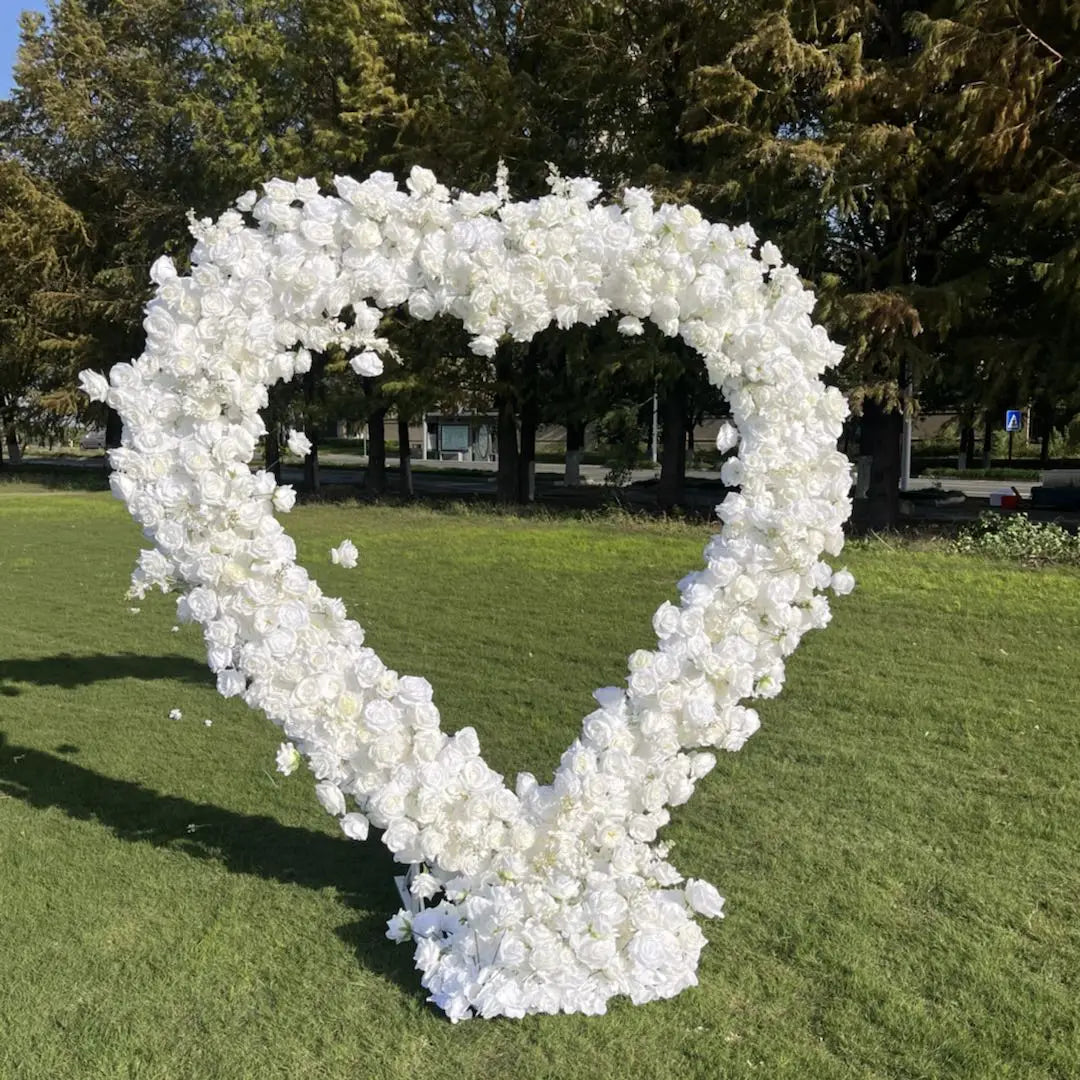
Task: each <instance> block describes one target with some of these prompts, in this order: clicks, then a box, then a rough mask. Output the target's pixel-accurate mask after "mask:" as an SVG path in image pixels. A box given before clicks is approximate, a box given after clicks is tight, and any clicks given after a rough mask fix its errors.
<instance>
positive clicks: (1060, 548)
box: [954, 513, 1080, 566]
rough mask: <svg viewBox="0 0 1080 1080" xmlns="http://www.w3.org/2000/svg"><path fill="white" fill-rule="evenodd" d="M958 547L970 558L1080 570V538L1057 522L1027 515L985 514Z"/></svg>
mask: <svg viewBox="0 0 1080 1080" xmlns="http://www.w3.org/2000/svg"><path fill="white" fill-rule="evenodd" d="M954 545H955V549H956V550H957V551H959V552H962V553H964V554H967V555H985V556H988V557H990V558H997V559H1008V560H1010V561H1011V560H1017V561H1019V562H1022V563H1025V564H1027V565H1030V566H1041V565H1046V564H1050V563H1057V564H1072V565H1077V566H1080V536H1074V535H1072V533H1070V532H1069V531H1068V530H1067V529H1063V528H1062V527H1061V526H1060V525H1057V524H1054V523H1053V522H1038V521H1032V520H1031V519H1030V518H1029V517H1028V516H1027V514H1011V515H1008V516H1006V515H1002V514H990V513H985V514H982V515H980V517H979V520H978V522H976V523H975V524H974V525H972V526H970V527H968V528H965V529H963V530H962V531H961V533H960V535H959V536H958V537H957V538H956V540H955V541H954Z"/></svg>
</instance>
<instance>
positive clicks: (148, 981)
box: [0, 485, 1080, 1080]
mask: <svg viewBox="0 0 1080 1080" xmlns="http://www.w3.org/2000/svg"><path fill="white" fill-rule="evenodd" d="M291 517H292V521H291V523H290V524H291V528H292V530H293V533H294V535H295V536H296V538H297V542H298V544H299V547H300V552H301V558H302V560H303V561H304V563H305V564H306V565H307V566H308V567H309V568H312V569H313V570H314V571H315V572H316V573H317V574H318V576H319V577H320V580H321V581H322V583H323V585H324V587H325V588H326V590H327V591H328V592H330V593H333V594H338V595H342V596H344V597H345V599H346V601H347V602H348V603H349V605H350V607H351V610H352V612H353V613H354V614H355V615H356V616H357V617H358V618H359V619H360V621H361V622H362V623H363V624H364V625H365V627H366V628H367V629H368V630H369V641H370V642H371V643H372V644H373V645H374V646H375V647H376V648H377V649H378V650H379V651H380V653H381V654H382V655H383V657H384V658H385V659H386V660H387V662H388V663H390V664H391V665H392V666H395V667H398V669H399V670H401V671H403V672H414V673H422V674H424V675H426V676H428V677H429V678H430V679H431V681H432V682H433V684H434V685H435V688H436V700H437V701H438V703H439V705H440V706H441V708H442V711H443V716H444V721H445V723H446V724H447V726H449V727H460V726H463V725H465V724H473V725H474V726H475V727H476V728H477V730H478V731H479V733H480V736H481V742H482V744H483V747H484V752H485V754H486V756H487V758H488V760H489V762H490V763H491V764H492V765H493V766H494V767H496V768H498V769H500V770H501V771H504V772H506V773H509V774H511V775H512V774H513V773H514V772H515V771H517V770H519V769H526V768H527V769H531V770H536V771H538V772H541V773H543V774H544V775H550V771H551V768H552V767H553V765H554V764H555V763H556V761H557V759H558V756H559V754H560V753H561V751H562V750H563V749H564V748H565V747H566V745H567V744H568V743H569V741H570V740H571V738H572V737H573V734H574V733H575V732H576V730H577V727H578V724H579V722H580V717H581V716H582V715H583V714H584V713H585V712H586V711H588V710H589V708H590V703H591V699H590V693H591V691H592V689H593V688H595V687H597V686H603V685H606V684H609V683H611V682H614V681H616V680H618V679H619V678H620V676H621V675H622V674H623V672H624V670H625V657H626V655H627V653H628V652H629V651H630V650H632V649H634V648H636V647H640V646H645V645H649V644H650V637H651V632H650V629H649V618H650V615H651V613H652V611H653V609H654V608H655V607H656V605H657V604H658V603H659V602H660V600H662V599H663V598H664V597H670V596H672V595H673V594H674V582H675V581H676V580H677V579H678V578H679V577H680V576H682V574H684V573H685V572H686V571H687V570H689V569H691V568H692V567H694V566H696V565H698V564H699V561H700V549H701V544H702V540H703V537H704V531H703V530H701V529H698V528H692V527H690V526H665V525H663V524H653V525H633V524H630V523H628V522H625V521H623V522H618V521H615V522H608V523H604V522H598V523H587V522H581V521H572V520H562V521H553V520H542V519H539V520H523V519H515V518H512V517H500V516H495V515H484V514H473V515H469V514H463V513H456V514H454V513H436V512H433V511H430V510H422V509H417V510H400V509H387V508H356V507H340V506H339V507H326V506H312V507H307V508H303V509H298V510H297V511H296V512H295V513H294V514H293V515H291ZM345 536H351V537H352V538H353V539H354V540H355V542H356V543H357V545H358V546H359V547H360V551H361V562H360V566H359V568H358V569H356V570H354V571H343V570H341V569H340V568H338V567H332V566H330V565H329V559H328V557H327V549H328V548H329V547H330V546H331V545H332V544H336V543H337V542H339V541H340V540H341V539H342V538H344V537H345ZM139 542H140V537H139V533H138V529H137V527H136V526H135V525H134V524H133V523H132V522H131V521H130V519H129V518H128V517H127V515H126V512H125V511H124V509H123V508H122V507H121V506H120V505H119V504H118V503H115V502H113V501H112V500H111V499H110V498H109V497H108V495H106V494H85V493H61V494H56V493H52V494H50V493H36V489H34V488H32V487H29V486H27V487H23V486H21V485H12V486H10V487H6V488H0V1080H38V1078H41V1080H46V1078H47V1080H68V1078H70V1080H99V1078H105V1077H108V1078H117V1080H119V1078H124V1080H150V1078H154V1080H159V1078H160V1080H189V1078H190V1080H243V1078H249V1077H250V1078H252V1080H276V1078H286V1077H288V1078H296V1080H322V1078H345V1077H348V1078H350V1080H368V1078H372V1080H382V1078H384V1077H385V1078H402V1080H405V1078H408V1080H416V1078H417V1077H423V1078H425V1080H429V1078H431V1080H441V1078H447V1080H470V1078H474V1077H475V1078H484V1077H498V1076H502V1077H509V1078H514V1080H517V1078H524V1077H528V1078H552V1080H556V1078H557V1080H564V1078H566V1080H572V1078H588V1080H606V1078H622V1077H626V1078H651V1077H658V1078H660V1077H665V1078H666V1077H672V1078H677V1077H695V1078H697V1077H700V1078H728V1077H731V1078H736V1077H738V1078H743V1077H766V1078H769V1080H816V1078H822V1080H833V1078H837V1080H840V1078H849V1077H850V1078H867V1080H869V1078H880V1080H908V1078H910V1080H930V1078H940V1080H967V1078H970V1080H990V1078H992V1080H1011V1078H1016V1080H1020V1078H1023V1080H1029V1078H1031V1080H1034V1078H1047V1080H1049V1078H1055V1080H1074V1078H1076V1077H1080V1007H1078V1003H1080V829H1078V823H1080V704H1078V690H1080V677H1078V674H1077V672H1078V657H1080V575H1078V574H1077V573H1075V572H1071V573H1070V572H1062V571H1038V572H1036V571H1021V570H1016V569H1012V568H1010V567H1004V566H995V565H993V564H989V563H984V562H977V561H974V560H970V559H966V558H962V557H959V556H948V555H944V554H937V553H934V552H926V551H922V552H920V551H913V550H905V549H896V550H894V549H891V548H888V547H885V546H882V545H880V544H878V545H874V546H871V547H864V548H854V549H852V550H850V551H849V552H848V553H846V559H845V561H846V562H847V563H848V565H849V566H850V567H851V568H852V570H853V571H854V572H855V573H856V575H857V577H858V579H859V588H858V590H857V591H856V592H855V593H854V594H853V595H852V596H850V597H847V598H845V599H842V600H838V601H836V602H835V604H834V610H835V619H834V622H833V625H832V626H831V627H829V629H828V630H826V631H825V632H822V633H815V634H811V635H809V636H808V637H807V638H806V640H805V642H804V644H803V646H802V648H801V649H800V651H799V652H798V653H797V654H796V656H795V657H794V658H793V660H792V662H791V664H790V667H789V678H788V684H787V686H786V688H785V691H784V693H783V695H782V696H781V697H780V698H779V699H777V700H775V701H771V702H765V703H763V706H762V708H761V713H762V719H763V727H762V730H761V731H760V732H759V733H758V734H757V735H755V736H754V738H753V739H752V740H751V741H750V743H749V744H748V745H747V747H746V749H745V750H743V751H742V752H741V753H739V754H735V755H725V756H723V757H722V758H721V759H720V762H719V765H718V766H717V768H716V769H715V770H714V772H713V773H712V774H710V776H709V777H708V778H707V779H706V780H705V781H704V782H703V783H702V784H701V786H700V788H699V790H698V792H697V794H696V795H695V797H694V799H693V800H692V801H691V803H689V804H688V805H687V806H685V807H681V808H679V809H678V810H676V812H675V815H674V821H673V823H672V825H671V827H670V828H669V829H668V830H667V833H666V837H667V839H669V840H671V841H672V842H673V844H674V851H673V856H672V857H673V860H674V862H675V863H676V864H677V865H678V866H679V868H680V869H681V870H682V871H683V872H684V873H685V874H687V875H693V876H701V877H705V878H707V879H709V880H711V881H714V882H715V883H716V884H717V886H718V887H719V888H720V890H721V892H723V893H724V894H725V895H726V896H727V898H728V912H729V914H728V918H727V919H726V920H724V921H722V922H713V923H709V924H707V925H706V927H705V929H706V933H707V935H708V936H709V938H710V940H711V943H710V945H709V946H708V948H707V949H706V950H705V952H704V954H703V958H702V964H701V967H700V970H699V978H700V985H699V986H698V987H697V988H695V989H692V990H689V991H687V992H686V993H684V994H682V995H681V996H680V997H678V998H675V999H674V1000H672V1001H667V1002H660V1003H656V1004H652V1005H648V1006H645V1007H642V1008H633V1007H631V1006H630V1005H629V1004H628V1003H625V1002H620V1003H618V1004H617V1005H616V1006H615V1008H614V1009H613V1010H612V1012H611V1013H610V1014H609V1015H608V1016H606V1017H595V1018H586V1017H580V1016H561V1017H539V1018H537V1017H533V1018H529V1019H526V1020H524V1021H506V1020H500V1021H494V1022H483V1021H472V1022H469V1023H466V1024H462V1025H458V1026H456V1027H455V1026H451V1025H450V1024H449V1023H448V1022H447V1021H446V1020H445V1019H443V1018H442V1015H441V1014H439V1013H437V1012H435V1011H434V1010H433V1009H432V1008H431V1007H430V1006H428V1005H426V1004H425V1002H424V994H423V991H422V990H421V988H420V986H419V983H418V981H417V978H416V973H415V972H414V971H413V970H412V964H411V955H410V953H411V950H408V949H406V948H402V947H397V946H395V945H393V944H391V943H390V942H389V941H387V940H385V938H384V937H383V930H384V924H385V920H386V918H387V917H388V916H389V915H390V914H392V913H393V912H394V911H395V910H396V908H397V898H396V894H395V892H394V889H393V885H392V882H391V876H392V873H393V867H392V864H391V862H390V860H389V857H388V856H387V854H386V853H385V850H384V849H383V848H382V846H381V845H380V844H378V843H377V842H375V841H374V840H372V841H369V842H368V843H365V844H356V843H351V842H349V841H346V840H345V839H344V838H342V837H341V836H340V834H339V833H338V831H337V826H336V824H335V822H334V821H333V820H332V819H330V818H329V817H327V815H326V814H324V813H323V811H322V810H321V809H320V808H319V806H318V804H317V803H316V801H315V798H314V796H313V793H312V785H311V783H310V778H309V777H308V776H307V774H306V773H303V772H302V773H298V774H297V775H295V776H293V777H291V778H290V779H287V780H286V779H284V778H282V777H281V776H279V775H278V774H276V773H275V772H274V769H273V751H274V748H275V747H276V745H277V742H278V741H279V739H278V737H277V736H278V732H277V730H276V729H275V728H273V727H272V725H270V724H269V723H268V722H267V721H266V720H265V719H264V718H262V717H261V716H257V715H255V714H254V713H251V712H249V711H248V710H246V709H245V707H244V706H242V705H239V704H238V703H237V702H236V701H235V700H232V701H225V700H223V699H221V698H219V697H218V696H217V694H216V693H215V691H214V689H213V685H212V681H211V678H210V676H209V673H208V672H207V670H206V669H205V666H204V663H203V660H202V657H201V645H200V640H199V637H198V634H197V632H196V631H195V630H194V629H193V628H191V627H183V628H181V629H180V631H179V632H175V633H174V632H173V631H172V627H173V624H174V622H175V619H174V613H173V606H172V601H171V599H170V598H162V597H160V596H159V597H157V598H153V599H148V600H146V601H144V602H143V603H142V604H141V605H140V606H141V609H142V610H141V612H140V613H139V614H138V615H134V614H131V613H130V612H129V610H128V608H129V602H128V601H126V600H125V599H124V596H123V594H124V590H125V588H126V584H127V578H128V574H129V571H130V568H131V565H132V563H133V559H134V556H135V553H136V550H137V548H138V545H139ZM172 708H180V709H181V710H182V711H183V719H182V720H179V721H173V720H170V719H169V718H168V713H169V710H170V709H172ZM205 719H210V720H212V721H213V723H212V726H209V727H208V726H206V725H205V724H204V723H203V721H204V720H205Z"/></svg>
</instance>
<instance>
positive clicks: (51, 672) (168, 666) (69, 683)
mask: <svg viewBox="0 0 1080 1080" xmlns="http://www.w3.org/2000/svg"><path fill="white" fill-rule="evenodd" d="M107 679H145V680H150V679H181V680H183V681H184V682H194V683H205V684H209V683H211V682H212V681H213V677H212V676H211V674H210V670H209V668H207V666H206V665H205V664H202V663H199V661H197V660H192V659H191V657H190V656H176V655H174V656H140V655H139V654H138V653H117V654H115V655H108V654H105V653H96V654H93V655H91V656H69V655H68V654H66V653H61V654H60V655H59V656H41V657H36V658H34V659H32V660H29V659H28V660H0V694H3V695H4V696H5V697H14V696H15V695H17V694H19V693H20V692H21V691H20V690H19V689H18V687H16V686H13V685H12V683H31V684H33V685H34V686H60V687H63V688H64V689H65V690H70V689H72V688H73V687H76V686H88V685H89V684H90V683H95V682H104V681H105V680H107Z"/></svg>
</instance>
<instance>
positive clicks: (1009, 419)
mask: <svg viewBox="0 0 1080 1080" xmlns="http://www.w3.org/2000/svg"><path fill="white" fill-rule="evenodd" d="M1021 418H1022V413H1021V411H1020V410H1019V409H1006V410H1005V430H1006V431H1019V430H1020V426H1021V423H1020V422H1021Z"/></svg>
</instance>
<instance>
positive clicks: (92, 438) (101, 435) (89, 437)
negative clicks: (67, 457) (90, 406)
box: [79, 428, 105, 450]
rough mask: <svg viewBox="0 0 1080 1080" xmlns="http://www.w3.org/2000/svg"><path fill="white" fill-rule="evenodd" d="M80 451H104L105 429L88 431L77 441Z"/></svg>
mask: <svg viewBox="0 0 1080 1080" xmlns="http://www.w3.org/2000/svg"><path fill="white" fill-rule="evenodd" d="M79 449H80V450H104V449H105V429H104V428H96V429H95V430H92V431H88V432H87V433H86V434H85V435H84V436H83V437H82V439H80V440H79Z"/></svg>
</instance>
